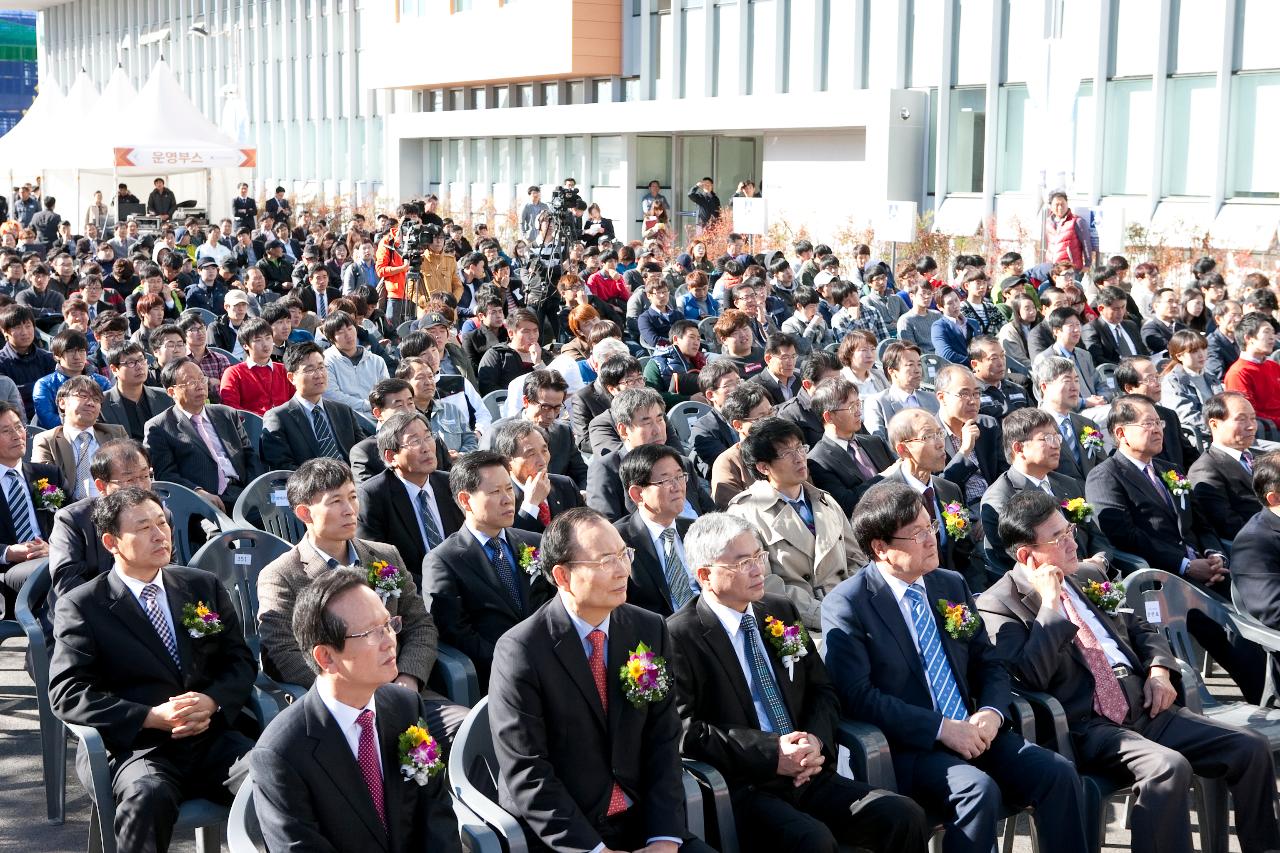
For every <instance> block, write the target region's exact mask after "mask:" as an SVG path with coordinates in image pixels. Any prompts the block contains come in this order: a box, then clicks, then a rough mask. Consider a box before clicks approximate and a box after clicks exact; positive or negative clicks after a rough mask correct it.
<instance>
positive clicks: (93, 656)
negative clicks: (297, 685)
mask: <svg viewBox="0 0 1280 853" xmlns="http://www.w3.org/2000/svg"><path fill="white" fill-rule="evenodd" d="M93 520H94V526H95V527H96V528H97V529H98V532H99V533H100V535H101V536H102V540H103V545H105V546H106V548H107V550H108V551H110V552H111V553H112V554H113V555H114V556H115V559H116V563H115V568H114V569H112V570H111V571H109V572H107V573H106V574H103V575H99V576H98V577H97V578H95V579H94V580H92V581H89V582H88V583H85V584H82V585H80V586H79V587H77V588H76V589H74V590H72V591H71V592H70V593H68V594H67V595H66V596H65V597H64V598H63V599H62V600H61V601H59V602H58V609H57V612H56V613H55V614H54V647H53V660H52V662H51V664H50V667H49V698H50V701H51V702H52V704H53V707H54V710H55V711H56V712H57V714H58V717H59V718H60V719H63V720H66V721H67V722H71V723H79V724H81V725H86V726H92V727H94V728H95V729H97V730H98V731H99V732H100V733H101V734H102V739H103V742H104V743H105V745H106V748H107V752H108V762H109V764H110V768H111V788H112V790H111V794H112V795H113V796H114V797H115V801H116V815H115V836H116V845H117V846H118V847H119V849H121V850H130V851H134V850H137V851H144V853H147V851H162V850H165V849H167V848H168V846H169V839H170V836H171V835H172V833H173V826H174V823H175V822H176V820H177V817H178V808H179V806H180V805H181V804H182V801H183V800H185V799H188V798H190V797H204V798H208V799H213V800H215V801H221V802H224V803H229V802H230V800H231V793H230V791H228V790H227V787H230V786H229V785H228V777H229V776H237V775H239V774H238V773H237V771H236V770H235V769H234V768H233V765H235V764H236V762H237V761H238V760H239V759H240V757H241V756H243V755H244V754H245V753H246V752H248V751H249V749H250V748H252V746H253V744H252V743H251V742H250V741H249V739H248V738H246V737H245V736H244V735H242V734H241V733H240V732H238V731H236V729H235V722H236V718H237V717H238V716H239V713H240V708H241V706H242V705H243V704H244V701H245V700H246V699H247V698H248V697H249V692H250V690H252V689H253V682H254V677H255V675H256V673H257V667H256V666H255V665H254V662H253V655H252V653H250V651H249V647H248V646H247V645H246V644H245V641H244V634H243V632H242V630H241V627H240V620H239V618H238V617H237V616H236V611H235V608H234V607H233V606H232V603H231V599H230V597H229V596H228V595H227V593H226V591H225V590H224V589H223V587H222V584H221V582H219V581H218V579H217V578H216V577H214V576H213V575H211V574H209V573H207V572H202V571H199V570H197V569H188V568H185V567H181V566H170V565H168V563H169V558H170V555H171V552H172V548H173V541H172V533H171V531H170V529H169V525H168V523H167V522H166V520H165V512H164V507H162V506H161V505H160V499H159V498H157V497H156V496H155V494H153V493H151V492H149V491H144V490H143V489H138V488H132V487H131V488H126V489H121V490H120V491H118V492H115V493H113V494H110V495H107V496H106V497H104V498H101V499H99V500H98V502H97V505H96V506H95V507H94V510H93ZM188 607H191V608H195V609H196V612H193V613H189V612H188V611H187V609H186V608H188ZM201 608H203V609H205V610H207V611H209V612H210V615H213V616H214V619H215V621H214V622H213V623H210V622H208V621H205V620H204V619H201V618H200V617H201V615H202V614H200V613H199V612H198V611H199V609H201ZM193 633H195V634H196V635H197V636H194V637H193V636H192V634H193Z"/></svg>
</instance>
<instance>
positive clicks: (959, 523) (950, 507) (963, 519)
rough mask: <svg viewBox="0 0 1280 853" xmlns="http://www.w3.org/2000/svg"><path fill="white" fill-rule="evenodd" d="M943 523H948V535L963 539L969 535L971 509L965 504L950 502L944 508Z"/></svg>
mask: <svg viewBox="0 0 1280 853" xmlns="http://www.w3.org/2000/svg"><path fill="white" fill-rule="evenodd" d="M942 523H943V524H944V525H946V528H947V535H948V536H950V537H951V538H952V539H963V538H964V537H966V536H968V535H969V510H968V509H966V508H965V506H964V504H959V503H954V502H953V503H949V504H947V505H946V506H944V507H943V508H942Z"/></svg>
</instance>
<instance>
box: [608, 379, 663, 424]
mask: <svg viewBox="0 0 1280 853" xmlns="http://www.w3.org/2000/svg"><path fill="white" fill-rule="evenodd" d="M652 406H657V407H658V409H659V410H660V411H666V408H667V407H666V406H665V405H664V404H663V402H662V395H661V394H659V393H658V392H657V391H655V390H653V389H652V388H628V389H626V390H625V391H619V392H618V393H617V394H614V395H613V401H612V402H611V403H610V404H609V412H610V414H612V415H613V422H614V424H616V425H617V426H628V427H629V426H631V424H632V422H633V421H634V420H635V416H636V413H637V412H639V411H641V410H642V409H648V408H650V407H652Z"/></svg>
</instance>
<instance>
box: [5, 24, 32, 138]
mask: <svg viewBox="0 0 1280 853" xmlns="http://www.w3.org/2000/svg"><path fill="white" fill-rule="evenodd" d="M35 96H36V16H35V15H34V14H32V13H31V12H0V136H3V135H4V134H5V133H8V132H9V129H10V128H11V127H13V126H14V125H15V124H17V123H18V122H19V121H21V120H22V114H23V112H25V111H26V109H27V107H29V106H31V102H32V101H33V100H35Z"/></svg>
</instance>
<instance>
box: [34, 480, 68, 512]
mask: <svg viewBox="0 0 1280 853" xmlns="http://www.w3.org/2000/svg"><path fill="white" fill-rule="evenodd" d="M34 497H35V499H36V506H37V507H39V508H40V509H61V508H62V505H63V504H64V503H66V502H67V493H66V492H64V491H62V489H59V488H58V487H57V486H54V485H50V483H49V478H48V477H41V478H40V479H39V480H36V482H35V490H34Z"/></svg>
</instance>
